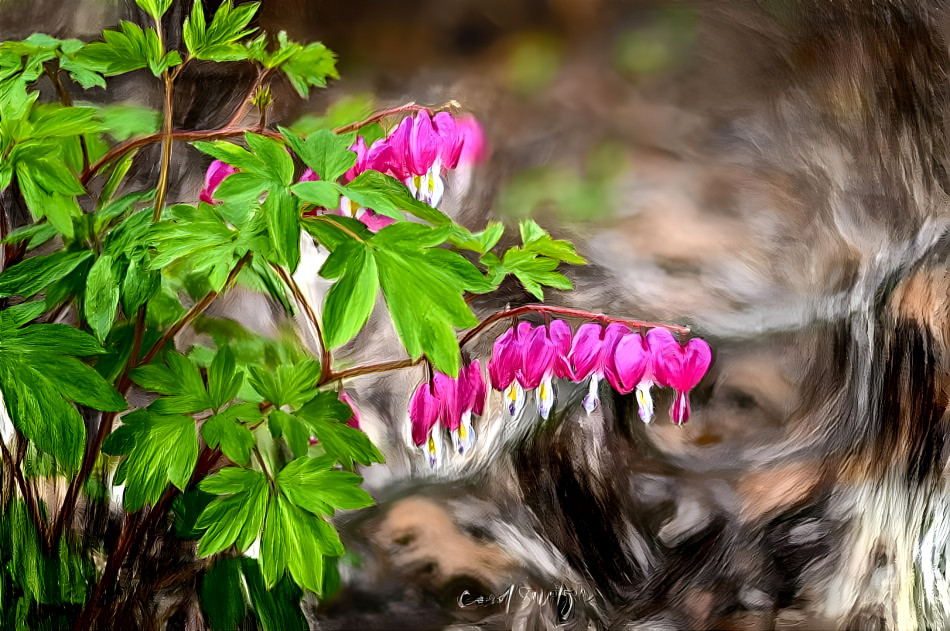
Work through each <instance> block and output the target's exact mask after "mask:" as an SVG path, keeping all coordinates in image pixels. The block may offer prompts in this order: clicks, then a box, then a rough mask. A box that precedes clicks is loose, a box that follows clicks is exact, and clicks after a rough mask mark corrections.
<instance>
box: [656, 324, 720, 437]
mask: <svg viewBox="0 0 950 631" xmlns="http://www.w3.org/2000/svg"><path fill="white" fill-rule="evenodd" d="M654 331H657V333H655V334H654V336H653V338H652V339H651V340H650V348H651V351H652V354H653V373H654V377H655V378H656V380H657V383H659V384H661V385H665V386H671V387H672V388H673V389H674V390H675V391H676V395H675V397H674V399H673V405H672V406H671V407H670V418H671V419H672V420H673V422H674V423H676V424H677V425H682V424H683V423H685V422H686V421H687V420H689V414H690V409H689V391H690V390H692V389H693V388H694V387H696V384H698V383H699V382H700V380H702V378H703V375H705V374H706V371H707V370H708V369H709V364H710V363H711V362H712V351H711V350H710V348H709V344H707V343H706V342H705V341H704V340H701V339H699V338H693V339H691V340H690V341H689V342H688V343H687V344H685V345H682V344H680V343H679V342H678V341H677V340H676V338H674V337H673V334H672V333H670V332H669V331H667V330H666V329H654ZM652 332H653V331H651V333H652Z"/></svg>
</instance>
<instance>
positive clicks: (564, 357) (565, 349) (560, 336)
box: [548, 320, 574, 380]
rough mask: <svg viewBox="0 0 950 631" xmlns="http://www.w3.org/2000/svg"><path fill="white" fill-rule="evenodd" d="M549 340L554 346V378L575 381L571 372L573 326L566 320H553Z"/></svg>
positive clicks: (549, 329) (549, 330)
mask: <svg viewBox="0 0 950 631" xmlns="http://www.w3.org/2000/svg"><path fill="white" fill-rule="evenodd" d="M548 339H550V340H551V342H552V343H553V344H554V376H555V377H557V378H558V379H571V380H574V372H573V371H572V370H571V365H570V359H569V356H570V353H571V325H569V324H568V323H567V322H565V321H564V320H552V321H551V323H550V324H549V325H548Z"/></svg>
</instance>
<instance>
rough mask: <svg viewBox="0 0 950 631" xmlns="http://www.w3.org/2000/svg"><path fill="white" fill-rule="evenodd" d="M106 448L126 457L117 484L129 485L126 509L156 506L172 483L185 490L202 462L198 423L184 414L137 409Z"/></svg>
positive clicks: (126, 494)
mask: <svg viewBox="0 0 950 631" xmlns="http://www.w3.org/2000/svg"><path fill="white" fill-rule="evenodd" d="M102 451H103V452H104V453H107V454H109V455H110V456H124V458H122V461H121V462H120V463H119V466H118V468H117V469H116V472H115V479H114V483H115V484H125V493H124V495H123V497H122V505H123V507H124V508H125V510H127V511H129V512H134V511H137V510H139V509H140V508H142V506H144V505H145V504H149V505H150V506H154V505H155V504H156V503H157V502H158V500H159V499H160V498H161V496H162V494H163V493H164V492H165V488H166V487H167V486H168V483H169V482H171V483H172V484H174V485H175V486H176V487H178V488H179V489H182V490H184V489H185V487H186V486H187V484H188V480H189V479H190V478H191V474H192V472H193V471H194V469H195V464H196V463H197V461H198V435H197V433H196V432H195V422H194V419H192V418H191V417H190V416H185V415H183V414H166V413H159V412H155V411H153V410H152V409H147V410H135V411H134V412H130V413H129V414H126V415H125V416H124V417H122V427H120V428H118V429H117V430H115V431H113V432H112V433H111V434H110V435H109V437H108V438H107V439H106V441H105V443H104V444H103V446H102Z"/></svg>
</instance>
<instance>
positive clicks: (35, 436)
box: [0, 352, 86, 472]
mask: <svg viewBox="0 0 950 631" xmlns="http://www.w3.org/2000/svg"><path fill="white" fill-rule="evenodd" d="M0 390H2V391H3V396H4V402H5V404H6V407H7V413H8V414H9V416H10V419H11V420H12V421H13V426H14V427H15V428H17V429H18V430H19V431H21V432H23V434H24V436H26V437H27V438H28V439H29V440H30V441H32V442H33V443H34V444H35V445H36V447H37V449H39V450H40V451H43V452H45V453H48V454H50V455H52V456H55V457H56V459H57V460H58V461H59V462H60V464H62V465H63V467H64V468H65V469H66V470H67V472H72V471H76V470H77V469H78V468H79V464H80V462H81V461H82V454H83V448H84V446H85V443H86V426H85V424H84V423H83V420H82V417H81V416H79V412H77V411H76V408H74V407H73V406H71V405H70V404H69V403H67V402H66V400H65V399H63V396H62V394H61V393H60V392H59V391H58V390H57V389H56V388H55V387H54V386H53V384H52V383H51V382H50V381H49V380H48V379H47V377H46V375H45V366H44V367H42V368H40V367H39V366H36V365H31V364H30V363H27V362H26V361H22V360H21V361H17V357H16V356H15V355H13V354H11V353H8V352H2V353H0Z"/></svg>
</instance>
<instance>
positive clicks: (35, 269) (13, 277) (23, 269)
mask: <svg viewBox="0 0 950 631" xmlns="http://www.w3.org/2000/svg"><path fill="white" fill-rule="evenodd" d="M91 257H92V252H90V251H89V250H83V251H80V252H66V251H65V250H60V251H59V252H55V253H53V254H49V255H47V256H34V257H33V258H29V259H26V260H25V261H22V262H21V263H17V264H16V265H12V266H10V267H8V268H7V269H6V270H4V272H3V273H2V274H0V298H6V297H7V296H23V297H24V298H29V297H30V296H33V295H34V294H36V293H37V292H38V291H40V290H42V289H44V288H46V286H47V285H49V284H50V283H53V282H55V281H57V280H59V279H61V278H63V277H65V276H66V275H67V274H69V273H70V272H71V271H73V270H74V269H75V268H76V266H77V265H79V264H80V263H82V262H83V261H85V260H86V259H89V258H91Z"/></svg>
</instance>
